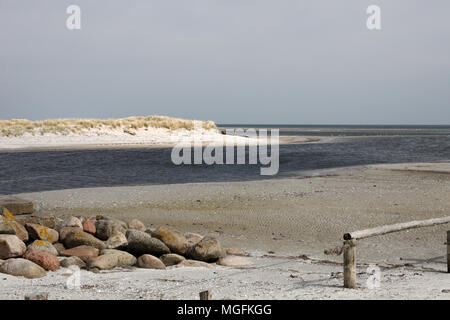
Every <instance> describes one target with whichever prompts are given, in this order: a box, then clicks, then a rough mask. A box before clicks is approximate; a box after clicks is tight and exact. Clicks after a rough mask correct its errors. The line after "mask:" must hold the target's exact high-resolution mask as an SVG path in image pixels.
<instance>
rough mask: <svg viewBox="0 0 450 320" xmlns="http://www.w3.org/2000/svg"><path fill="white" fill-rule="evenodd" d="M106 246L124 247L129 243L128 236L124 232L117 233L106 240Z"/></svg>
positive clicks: (111, 247)
mask: <svg viewBox="0 0 450 320" xmlns="http://www.w3.org/2000/svg"><path fill="white" fill-rule="evenodd" d="M105 245H106V248H107V249H123V248H126V246H127V245H128V241H127V237H126V236H125V235H124V234H123V233H122V232H119V233H115V234H113V235H111V237H109V239H108V240H106V243H105Z"/></svg>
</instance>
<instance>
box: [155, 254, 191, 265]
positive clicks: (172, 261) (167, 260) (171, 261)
mask: <svg viewBox="0 0 450 320" xmlns="http://www.w3.org/2000/svg"><path fill="white" fill-rule="evenodd" d="M159 259H160V260H161V261H162V262H163V263H164V264H165V265H166V267H169V266H174V265H176V264H179V263H180V262H181V261H183V260H186V258H185V257H183V256H180V255H179V254H176V253H167V254H163V255H162V256H161V257H159Z"/></svg>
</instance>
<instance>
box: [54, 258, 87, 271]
mask: <svg viewBox="0 0 450 320" xmlns="http://www.w3.org/2000/svg"><path fill="white" fill-rule="evenodd" d="M60 265H61V267H63V268H69V267H70V266H77V267H78V268H80V269H81V268H85V267H86V263H85V262H84V261H83V260H81V259H80V258H78V257H77V256H72V257H68V258H65V259H63V260H61V262H60Z"/></svg>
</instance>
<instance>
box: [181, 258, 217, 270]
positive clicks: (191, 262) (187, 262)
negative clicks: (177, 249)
mask: <svg viewBox="0 0 450 320" xmlns="http://www.w3.org/2000/svg"><path fill="white" fill-rule="evenodd" d="M175 267H176V268H181V267H196V268H197V267H202V268H208V269H214V266H213V265H211V264H209V263H206V262H203V261H196V260H189V259H186V260H183V261H181V262H180V263H179V264H177V265H176V266H175Z"/></svg>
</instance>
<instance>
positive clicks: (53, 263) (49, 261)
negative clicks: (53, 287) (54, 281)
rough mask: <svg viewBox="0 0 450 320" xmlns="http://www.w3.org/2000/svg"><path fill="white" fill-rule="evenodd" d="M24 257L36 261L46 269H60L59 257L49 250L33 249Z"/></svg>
mask: <svg viewBox="0 0 450 320" xmlns="http://www.w3.org/2000/svg"><path fill="white" fill-rule="evenodd" d="M23 257H24V258H25V259H27V260H30V261H32V262H34V263H36V264H37V265H39V266H41V267H42V268H43V269H45V270H50V271H55V270H58V269H59V261H58V258H57V257H56V256H55V255H54V254H51V253H50V252H48V251H43V250H36V249H31V250H28V251H27V252H26V253H25V254H24V256H23Z"/></svg>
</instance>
